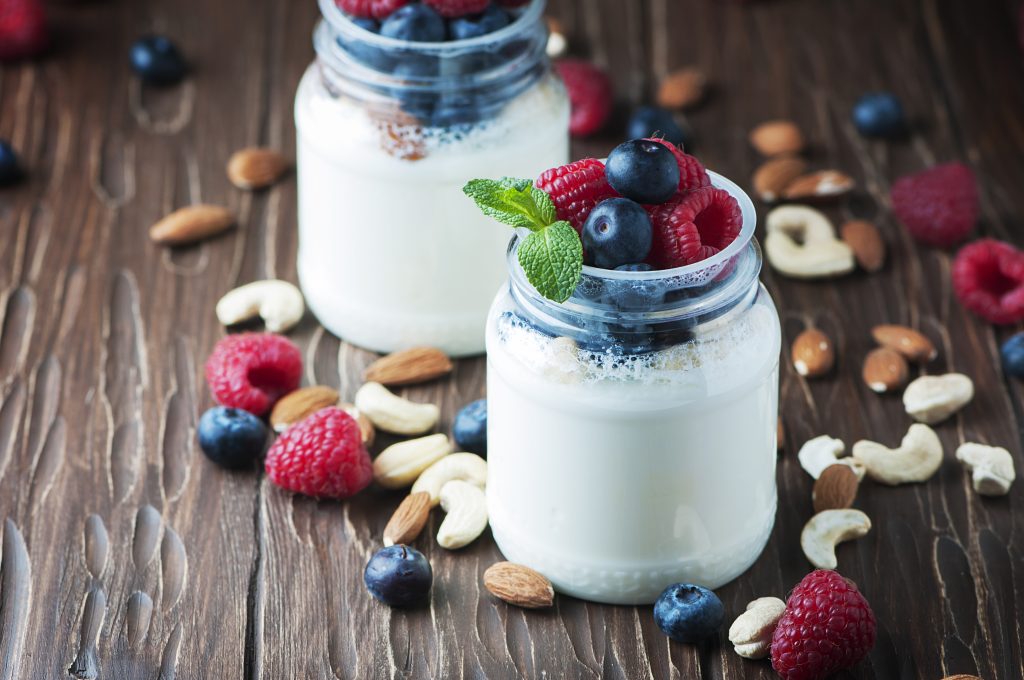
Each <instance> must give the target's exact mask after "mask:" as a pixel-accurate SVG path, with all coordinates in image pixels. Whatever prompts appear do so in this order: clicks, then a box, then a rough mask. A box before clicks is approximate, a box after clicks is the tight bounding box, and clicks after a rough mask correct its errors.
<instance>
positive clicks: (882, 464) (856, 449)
mask: <svg viewBox="0 0 1024 680" xmlns="http://www.w3.org/2000/svg"><path fill="white" fill-rule="evenodd" d="M853 457H854V458H856V459H857V460H859V461H861V462H862V463H864V465H865V467H867V470H868V477H870V478H871V479H873V480H875V481H876V482H881V483H882V484H889V485H891V486H895V485H897V484H912V483H914V482H923V481H925V480H927V479H929V478H930V477H931V476H932V475H934V474H935V472H936V471H937V470H938V469H939V466H940V465H942V442H940V441H939V436H938V435H937V434H935V431H934V430H932V428H930V427H928V426H927V425H921V424H920V423H914V424H913V425H911V426H910V429H909V430H907V434H906V436H904V437H903V441H902V442H901V443H900V447H899V448H898V449H890V448H887V447H885V446H883V445H881V444H879V443H877V442H872V441H867V440H866V439H865V440H861V441H859V442H857V443H856V444H854V445H853Z"/></svg>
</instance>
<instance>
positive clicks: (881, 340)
mask: <svg viewBox="0 0 1024 680" xmlns="http://www.w3.org/2000/svg"><path fill="white" fill-rule="evenodd" d="M871 337H873V338H874V339H875V342H877V343H878V344H879V345H881V346H882V347H888V348H889V349H891V350H895V351H897V352H899V353H900V354H902V355H903V356H904V357H906V358H907V360H908V361H913V362H914V363H918V364H923V363H927V362H929V361H931V360H932V359H934V358H935V357H937V356H938V355H939V352H938V350H936V349H935V345H933V344H932V341H931V340H929V339H928V338H927V337H925V336H924V335H922V334H921V333H919V332H918V331H915V330H914V329H913V328H907V327H906V326H898V325H896V324H883V325H881V326H875V327H874V328H872V329H871Z"/></svg>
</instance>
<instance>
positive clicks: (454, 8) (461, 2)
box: [423, 0, 491, 19]
mask: <svg viewBox="0 0 1024 680" xmlns="http://www.w3.org/2000/svg"><path fill="white" fill-rule="evenodd" d="M423 2H425V3H426V4H428V5H430V6H431V7H433V8H434V9H436V10H437V12H438V14H440V15H441V16H443V17H446V18H448V19H454V18H455V17H464V16H466V15H467V14H480V12H483V11H484V10H485V9H487V5H489V4H491V0H423Z"/></svg>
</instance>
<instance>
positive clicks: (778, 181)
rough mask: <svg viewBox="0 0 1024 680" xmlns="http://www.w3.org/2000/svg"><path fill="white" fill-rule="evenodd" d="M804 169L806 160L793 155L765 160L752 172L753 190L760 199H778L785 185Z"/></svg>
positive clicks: (769, 200)
mask: <svg viewBox="0 0 1024 680" xmlns="http://www.w3.org/2000/svg"><path fill="white" fill-rule="evenodd" d="M806 171H807V162H806V161H805V160H803V159H802V158H797V157H795V156H780V157H778V158H772V159H770V160H767V161H765V162H764V163H763V164H761V167H759V168H758V169H757V170H756V171H755V172H754V177H753V180H752V181H753V184H754V192H755V193H756V194H757V196H758V198H760V199H761V200H762V201H765V202H768V203H772V202H774V201H778V200H779V199H781V198H782V195H783V193H784V192H785V191H786V187H788V186H789V185H790V184H791V183H792V182H793V180H795V179H796V178H797V177H800V176H801V175H803V174H804V173H805V172H806Z"/></svg>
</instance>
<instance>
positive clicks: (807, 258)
mask: <svg viewBox="0 0 1024 680" xmlns="http://www.w3.org/2000/svg"><path fill="white" fill-rule="evenodd" d="M767 228H768V235H767V237H766V238H765V241H764V251H765V254H766V255H767V257H768V261H769V262H770V263H771V265H772V267H774V268H775V269H776V270H777V271H778V272H779V273H781V274H785V275H786V276H792V277H794V278H800V279H816V278H823V277H829V276H839V275H841V274H847V273H849V272H851V271H853V268H854V265H855V263H856V260H855V259H854V256H853V250H852V249H851V248H850V246H848V245H846V244H845V243H843V242H842V241H840V240H839V239H837V238H836V232H835V229H834V228H833V227H832V223H831V222H829V219H828V218H827V217H825V215H823V214H822V213H820V212H818V211H817V210H815V209H814V208H809V207H807V206H804V205H783V206H779V207H778V208H775V209H774V210H772V211H771V212H770V213H768V218H767Z"/></svg>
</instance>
